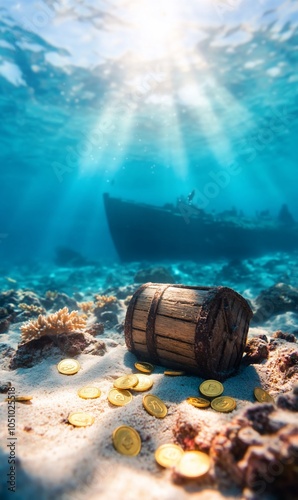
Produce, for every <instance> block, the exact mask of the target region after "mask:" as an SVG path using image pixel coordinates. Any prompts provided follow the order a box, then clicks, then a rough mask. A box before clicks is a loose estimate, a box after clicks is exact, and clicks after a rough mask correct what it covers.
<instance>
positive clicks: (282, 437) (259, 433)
mask: <svg viewBox="0 0 298 500" xmlns="http://www.w3.org/2000/svg"><path fill="white" fill-rule="evenodd" d="M288 415H289V413H288V412H285V411H283V410H277V411H275V408H274V406H273V405H268V404H259V403H256V404H254V405H253V406H251V407H249V408H247V409H245V410H244V411H242V412H241V413H240V414H238V416H237V417H235V418H234V419H233V420H232V421H231V422H229V423H228V424H227V425H226V426H225V427H224V429H223V430H221V431H220V432H219V433H218V434H217V435H216V436H215V438H214V439H213V441H212V445H211V448H210V455H211V457H212V458H213V461H214V464H215V474H216V476H217V480H218V481H219V483H222V485H224V484H226V485H230V486H231V482H233V483H236V484H237V485H238V486H241V487H242V488H245V489H246V490H245V491H246V494H247V493H248V492H249V491H251V492H252V496H248V497H247V498H263V497H262V495H263V494H264V493H265V492H266V495H270V493H272V494H273V495H274V498H288V499H290V498H293V499H294V498H295V492H296V486H297V483H296V477H297V476H296V472H295V471H296V470H297V466H298V425H297V423H296V420H295V419H294V418H292V419H291V418H289V416H288ZM254 495H257V496H256V497H254ZM291 495H292V496H291ZM264 498H265V497H264ZM266 498H267V496H266ZM269 498H270V496H269Z"/></svg>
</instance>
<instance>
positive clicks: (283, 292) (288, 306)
mask: <svg viewBox="0 0 298 500" xmlns="http://www.w3.org/2000/svg"><path fill="white" fill-rule="evenodd" d="M256 304H257V306H258V309H257V311H256V313H255V314H254V316H253V318H252V323H262V322H264V321H267V320H268V319H269V318H271V317H272V316H276V315H278V314H283V313H286V312H288V311H292V312H298V289H297V288H294V287H293V286H291V285H287V284H285V283H277V284H276V285H274V286H272V287H270V288H268V289H267V290H264V291H262V292H261V293H260V295H259V296H258V297H257V299H256Z"/></svg>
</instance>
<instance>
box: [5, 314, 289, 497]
mask: <svg viewBox="0 0 298 500" xmlns="http://www.w3.org/2000/svg"><path fill="white" fill-rule="evenodd" d="M124 314H125V307H123V310H122V312H121V314H120V319H123V317H124ZM282 316H283V318H281V317H278V316H277V317H275V318H271V320H270V322H269V324H264V325H261V326H259V327H258V326H253V327H252V328H251V329H250V331H249V336H250V337H257V336H258V335H260V334H264V333H266V335H267V337H268V340H270V337H271V335H272V334H273V332H274V331H275V330H276V329H278V328H279V327H280V325H281V324H282V323H283V325H285V324H288V325H289V324H291V322H293V321H294V319H293V318H294V316H293V314H290V313H288V314H287V317H286V316H285V315H282ZM267 323H268V322H267ZM19 327H20V324H18V325H17V326H14V325H13V326H12V328H11V329H10V331H9V332H8V333H5V334H2V340H3V344H7V345H10V346H11V347H14V348H16V347H17V342H18V341H19V340H20V334H19ZM119 338H121V339H122V340H119ZM100 339H101V340H104V341H106V345H107V352H106V353H105V354H104V355H103V356H96V355H92V354H80V355H79V356H77V357H76V359H77V360H78V361H79V363H80V365H81V369H80V371H79V372H78V373H77V374H75V375H72V376H65V375H62V374H60V373H59V372H58V370H57V363H58V362H59V361H60V360H61V359H63V356H62V355H60V356H59V355H58V356H57V354H54V355H53V356H50V357H48V358H47V359H44V360H43V361H42V362H40V363H38V364H36V365H35V366H32V367H31V368H18V369H16V370H8V369H7V367H5V369H3V366H4V365H2V369H1V370H0V381H1V384H3V383H5V382H10V383H11V384H12V386H13V387H15V389H16V392H17V393H18V394H20V395H31V396H33V399H32V401H31V402H29V403H25V404H24V403H17V404H16V417H15V418H16V429H15V436H16V437H17V441H16V456H17V469H16V492H15V493H11V492H9V491H8V490H7V484H6V481H5V478H6V475H7V473H8V467H9V466H8V463H7V459H8V452H9V450H8V449H7V447H6V443H7V442H9V441H8V428H7V411H8V405H7V402H5V401H4V399H5V397H6V394H1V395H0V397H1V403H0V418H1V422H2V423H1V428H0V443H1V452H0V453H1V455H0V464H1V465H0V471H1V477H2V484H1V488H2V489H1V490H0V492H1V498H12V497H13V498H15V499H22V500H25V499H29V498H33V497H34V498H38V499H39V500H43V499H53V498H55V499H65V500H66V499H67V500H68V499H71V500H81V499H82V500H83V499H87V498H88V500H93V499H94V500H95V499H98V498H102V499H104V500H114V499H116V498H121V499H123V500H136V499H139V498H142V497H145V498H146V499H148V500H154V499H162V500H176V499H177V500H184V499H187V500H189V499H200V500H201V499H202V500H203V499H204V500H205V499H214V500H217V499H229V498H243V496H242V494H241V490H240V489H239V488H237V486H236V485H235V484H233V483H232V482H231V483H230V488H229V487H228V488H227V489H223V488H222V487H221V486H220V485H219V484H218V483H217V481H216V479H215V480H214V477H215V476H214V471H213V470H212V469H211V472H210V477H209V479H208V480H207V481H205V482H204V481H203V482H202V481H186V482H183V481H182V482H181V481H180V482H179V481H177V478H175V476H174V477H173V474H172V472H171V471H170V470H165V469H163V468H161V467H160V466H159V465H158V464H157V463H156V461H155V459H154V452H155V450H156V448H157V447H158V446H159V445H161V444H164V443H168V442H176V443H177V442H179V439H180V437H181V436H180V437H179V432H180V431H179V429H181V428H182V427H183V425H185V424H187V425H188V424H189V425H190V426H191V428H192V429H195V430H196V431H197V434H198V436H199V439H198V441H197V442H198V443H200V446H199V447H202V442H205V443H206V448H208V446H210V442H211V441H212V439H213V437H214V436H215V435H216V434H218V433H219V432H220V431H221V430H222V429H224V428H225V427H226V425H227V423H228V422H231V421H232V420H233V419H234V418H235V416H236V415H238V414H240V413H241V412H242V411H243V410H244V409H245V408H248V407H250V406H251V405H257V404H259V403H257V402H256V401H255V398H254V396H253V389H254V387H256V386H262V387H263V388H264V389H266V390H268V391H269V392H270V394H271V395H272V396H273V397H274V398H276V397H277V396H278V395H280V394H285V393H289V392H290V391H291V389H292V388H293V385H294V384H295V383H297V381H298V378H297V373H296V374H294V376H292V377H290V378H287V377H285V374H284V373H282V372H281V371H280V370H278V362H279V358H280V355H281V354H280V353H282V352H290V351H291V350H293V349H296V348H297V344H291V343H289V342H287V341H279V345H278V348H277V349H275V350H272V351H270V353H269V358H268V359H267V360H264V361H262V362H261V363H257V364H254V365H249V366H246V367H245V366H242V368H241V370H240V372H239V374H237V375H236V376H234V377H231V378H229V379H228V380H226V381H225V382H224V394H225V395H229V396H232V397H233V398H235V400H236V402H237V408H236V410H234V411H233V412H231V413H227V414H224V413H218V412H216V411H214V410H213V409H212V408H208V409H204V410H201V409H197V408H194V407H192V406H191V405H189V404H188V403H187V402H186V398H187V397H189V396H196V395H199V392H198V386H199V385H200V383H201V382H202V381H203V379H202V378H199V377H196V376H190V375H185V376H180V377H166V376H164V374H163V371H164V368H163V367H159V366H156V367H155V370H154V372H153V373H152V375H151V376H152V379H153V381H154V385H153V388H152V389H151V390H150V393H152V394H155V395H157V396H159V397H160V398H161V399H162V400H163V401H164V402H165V404H166V406H167V408H168V415H167V416H166V418H164V419H157V418H155V417H153V416H151V415H149V414H148V413H147V412H146V411H145V409H144V408H143V406H142V398H143V395H144V394H145V393H133V400H132V402H131V403H130V404H128V405H127V406H124V407H115V406H112V405H111V404H110V403H109V402H108V400H107V394H108V392H109V390H110V389H111V388H112V386H113V381H114V380H115V378H117V377H119V376H120V375H123V374H126V373H136V370H135V368H134V363H135V361H136V360H137V359H136V357H135V356H134V355H133V354H131V353H129V352H128V351H127V348H126V346H125V343H124V340H123V334H119V332H116V330H115V329H113V328H112V329H110V330H108V331H106V332H105V334H104V335H103V336H102V337H100ZM115 339H116V341H115ZM85 385H94V386H96V387H99V388H100V390H101V396H100V398H98V399H94V400H84V399H81V398H80V397H79V396H78V394H77V392H78V390H79V389H80V388H81V387H83V386H85ZM76 410H78V411H87V412H90V413H91V414H92V415H93V416H94V417H95V422H94V424H93V425H92V426H90V427H86V428H75V427H73V426H72V425H70V424H69V423H68V421H67V418H68V415H69V413H70V412H72V411H76ZM284 413H285V412H284ZM286 415H287V417H286V418H288V420H289V422H292V423H294V422H295V417H297V414H295V413H294V412H290V411H289V412H286ZM283 418H285V417H284V416H283ZM123 424H125V425H130V426H132V427H134V428H135V429H136V430H137V431H138V432H139V434H140V436H141V440H142V449H141V452H140V454H139V455H138V456H137V457H126V456H123V455H121V454H119V453H118V452H117V451H116V450H115V449H114V447H113V444H112V432H113V430H114V429H115V428H116V427H118V426H119V425H123ZM177 429H178V430H177ZM185 442H186V441H184V445H185ZM194 442H196V441H193V443H194ZM12 495H13V496H12ZM264 498H265V497H264ZM268 498H270V497H268Z"/></svg>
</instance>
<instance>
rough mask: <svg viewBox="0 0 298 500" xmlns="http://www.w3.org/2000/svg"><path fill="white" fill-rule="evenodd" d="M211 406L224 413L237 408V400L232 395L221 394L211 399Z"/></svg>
mask: <svg viewBox="0 0 298 500" xmlns="http://www.w3.org/2000/svg"><path fill="white" fill-rule="evenodd" d="M211 408H213V410H216V411H220V412H222V413H228V412H229V411H233V410H235V408H236V401H235V399H233V398H231V397H230V396H221V397H220V398H215V399H213V400H212V401H211Z"/></svg>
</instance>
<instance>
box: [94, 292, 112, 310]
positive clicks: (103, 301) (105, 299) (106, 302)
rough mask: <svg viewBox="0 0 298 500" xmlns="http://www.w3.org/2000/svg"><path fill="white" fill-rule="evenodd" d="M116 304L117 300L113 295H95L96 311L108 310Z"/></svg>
mask: <svg viewBox="0 0 298 500" xmlns="http://www.w3.org/2000/svg"><path fill="white" fill-rule="evenodd" d="M116 302H117V298H116V297H114V295H95V307H96V308H98V309H108V308H109V306H110V305H111V304H114V303H116Z"/></svg>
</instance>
